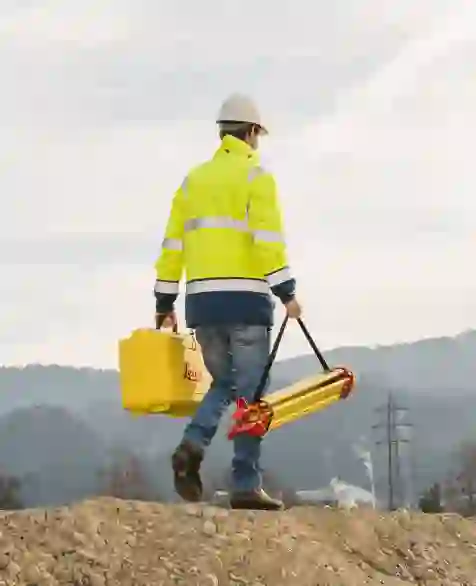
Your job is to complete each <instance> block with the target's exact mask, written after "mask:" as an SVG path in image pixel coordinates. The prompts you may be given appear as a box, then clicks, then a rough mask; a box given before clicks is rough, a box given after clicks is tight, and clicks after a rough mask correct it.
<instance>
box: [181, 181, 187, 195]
mask: <svg viewBox="0 0 476 586" xmlns="http://www.w3.org/2000/svg"><path fill="white" fill-rule="evenodd" d="M187 187H188V177H185V179H184V180H183V181H182V185H181V186H180V189H181V190H182V192H183V193H184V194H186V192H187Z"/></svg>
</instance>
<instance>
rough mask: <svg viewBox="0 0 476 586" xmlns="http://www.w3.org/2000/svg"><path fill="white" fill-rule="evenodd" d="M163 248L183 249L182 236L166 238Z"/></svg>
mask: <svg viewBox="0 0 476 586" xmlns="http://www.w3.org/2000/svg"><path fill="white" fill-rule="evenodd" d="M162 248H165V249H166V250H182V249H183V243H182V241H181V240H180V238H164V240H163V242H162Z"/></svg>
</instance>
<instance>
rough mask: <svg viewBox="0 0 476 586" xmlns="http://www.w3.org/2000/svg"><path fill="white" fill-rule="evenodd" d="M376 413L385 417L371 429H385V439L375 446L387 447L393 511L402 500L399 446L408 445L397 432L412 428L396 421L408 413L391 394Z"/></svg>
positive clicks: (390, 497) (390, 507) (388, 475)
mask: <svg viewBox="0 0 476 586" xmlns="http://www.w3.org/2000/svg"><path fill="white" fill-rule="evenodd" d="M376 412H377V413H380V414H383V415H385V419H384V420H382V421H379V422H378V423H376V424H375V425H372V429H382V428H385V432H386V433H385V435H386V437H385V439H381V440H379V441H377V442H376V445H378V446H379V445H386V447H387V483H388V508H389V509H390V510H395V509H396V508H397V506H396V503H397V501H398V502H399V504H400V505H401V504H402V502H403V500H404V494H403V482H402V477H401V476H402V475H401V451H400V445H401V444H408V443H410V440H409V439H406V438H402V437H400V433H399V432H400V431H401V429H402V428H410V427H413V426H412V424H411V423H407V422H402V421H398V416H399V414H401V413H405V412H408V408H407V407H403V406H400V405H398V404H397V403H396V401H395V399H394V396H393V394H392V393H391V392H390V393H389V395H388V399H387V402H386V404H385V405H381V406H379V407H377V408H376Z"/></svg>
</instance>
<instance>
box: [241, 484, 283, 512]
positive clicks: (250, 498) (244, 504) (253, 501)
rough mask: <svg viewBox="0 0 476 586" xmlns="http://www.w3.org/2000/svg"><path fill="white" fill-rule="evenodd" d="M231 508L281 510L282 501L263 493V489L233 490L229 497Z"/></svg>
mask: <svg viewBox="0 0 476 586" xmlns="http://www.w3.org/2000/svg"><path fill="white" fill-rule="evenodd" d="M230 506H231V508H232V509H251V510H258V511H282V510H283V509H284V503H283V502H282V501H280V500H278V499H274V498H272V497H270V496H269V495H268V494H266V493H265V491H264V490H263V489H259V490H252V491H250V492H234V493H233V494H232V495H231V498H230Z"/></svg>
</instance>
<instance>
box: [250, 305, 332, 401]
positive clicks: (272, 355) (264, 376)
mask: <svg viewBox="0 0 476 586" xmlns="http://www.w3.org/2000/svg"><path fill="white" fill-rule="evenodd" d="M288 321H289V316H288V315H287V314H286V316H285V317H284V320H283V323H282V324H281V327H280V328H279V332H278V335H277V336H276V340H275V341H274V344H273V348H272V350H271V353H270V355H269V358H268V362H267V363H266V366H265V369H264V371H263V374H262V376H261V380H260V382H259V384H258V387H257V389H256V391H255V395H254V401H255V402H256V403H257V402H259V401H260V400H261V397H262V395H263V392H264V389H265V387H266V382H267V380H268V377H269V373H270V371H271V367H272V366H273V363H274V361H275V359H276V355H277V354H278V349H279V346H280V344H281V340H282V339H283V335H284V330H285V329H286V326H287V324H288ZM297 322H298V324H299V326H300V328H301V330H302V332H303V334H304V336H305V337H306V340H307V341H308V342H309V345H310V346H311V348H312V350H313V352H314V354H315V355H316V356H317V359H318V360H319V362H320V364H321V366H322V369H323V370H324V372H329V371H330V370H331V369H330V368H329V365H328V364H327V362H326V360H325V358H324V356H323V355H322V353H321V351H320V350H319V348H318V347H317V345H316V343H315V342H314V340H313V338H312V336H311V334H310V333H309V330H308V329H307V327H306V326H305V325H304V322H303V321H302V319H301V318H298V319H297Z"/></svg>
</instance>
